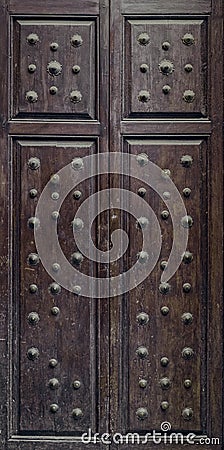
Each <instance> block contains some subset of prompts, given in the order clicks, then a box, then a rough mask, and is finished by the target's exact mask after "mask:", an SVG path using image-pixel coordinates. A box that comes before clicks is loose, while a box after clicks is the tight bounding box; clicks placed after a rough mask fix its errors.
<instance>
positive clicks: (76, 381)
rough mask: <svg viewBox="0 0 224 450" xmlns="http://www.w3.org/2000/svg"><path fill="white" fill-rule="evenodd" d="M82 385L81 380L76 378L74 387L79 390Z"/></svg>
mask: <svg viewBox="0 0 224 450" xmlns="http://www.w3.org/2000/svg"><path fill="white" fill-rule="evenodd" d="M80 387H81V382H80V381H79V380H75V381H74V382H73V388H74V389H76V390H77V389H80Z"/></svg>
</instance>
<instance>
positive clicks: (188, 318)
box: [181, 313, 193, 325]
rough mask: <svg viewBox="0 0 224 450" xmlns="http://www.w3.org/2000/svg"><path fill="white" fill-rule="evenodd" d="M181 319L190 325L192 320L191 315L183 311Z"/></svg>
mask: <svg viewBox="0 0 224 450" xmlns="http://www.w3.org/2000/svg"><path fill="white" fill-rule="evenodd" d="M181 319H182V321H183V322H184V324H185V325H190V324H191V323H192V322H193V316H192V314H191V313H184V314H183V315H182V317H181Z"/></svg>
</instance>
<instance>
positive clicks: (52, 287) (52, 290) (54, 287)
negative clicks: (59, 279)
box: [49, 283, 61, 295]
mask: <svg viewBox="0 0 224 450" xmlns="http://www.w3.org/2000/svg"><path fill="white" fill-rule="evenodd" d="M49 292H50V293H51V294H53V295H57V294H60V293H61V286H59V284H58V283H52V284H51V285H50V286H49Z"/></svg>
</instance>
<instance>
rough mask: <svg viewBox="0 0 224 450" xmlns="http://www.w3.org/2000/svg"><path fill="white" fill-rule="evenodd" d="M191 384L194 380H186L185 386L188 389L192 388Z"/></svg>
mask: <svg viewBox="0 0 224 450" xmlns="http://www.w3.org/2000/svg"><path fill="white" fill-rule="evenodd" d="M191 386H192V381H191V380H189V379H187V380H184V387H185V388H186V389H190V388H191Z"/></svg>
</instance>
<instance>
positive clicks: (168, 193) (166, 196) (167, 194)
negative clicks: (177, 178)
mask: <svg viewBox="0 0 224 450" xmlns="http://www.w3.org/2000/svg"><path fill="white" fill-rule="evenodd" d="M163 198H164V200H169V199H170V198H171V195H170V192H167V191H166V192H163Z"/></svg>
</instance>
